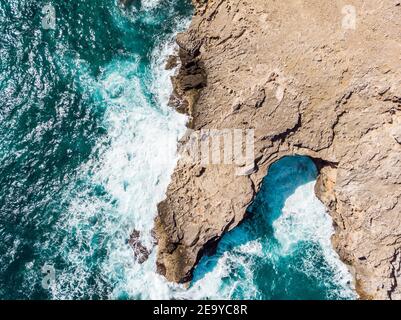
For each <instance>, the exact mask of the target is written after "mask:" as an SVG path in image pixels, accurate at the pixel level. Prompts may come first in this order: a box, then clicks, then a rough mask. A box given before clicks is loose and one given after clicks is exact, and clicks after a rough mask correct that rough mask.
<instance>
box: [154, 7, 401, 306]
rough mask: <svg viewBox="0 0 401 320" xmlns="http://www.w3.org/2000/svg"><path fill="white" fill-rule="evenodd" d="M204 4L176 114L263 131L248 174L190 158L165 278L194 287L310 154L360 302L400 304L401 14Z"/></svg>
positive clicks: (179, 179)
mask: <svg viewBox="0 0 401 320" xmlns="http://www.w3.org/2000/svg"><path fill="white" fill-rule="evenodd" d="M193 2H194V5H195V8H196V11H195V14H194V17H193V19H192V23H191V26H190V27H189V29H188V30H187V31H186V32H185V33H182V34H179V35H178V36H177V43H178V45H179V58H180V61H181V66H180V68H179V73H178V74H177V76H176V77H174V79H173V84H174V93H173V95H172V97H171V99H170V105H171V106H172V107H174V108H176V109H177V110H178V111H180V112H185V113H187V114H188V115H189V118H190V121H189V124H188V127H189V128H190V129H193V130H195V131H199V130H207V129H213V130H216V129H217V130H226V129H241V130H249V129H252V130H254V137H255V142H254V150H255V158H254V159H255V161H254V163H253V165H252V168H246V170H243V174H241V175H238V164H236V165H227V164H205V163H204V162H202V161H201V160H197V161H193V162H188V161H185V159H184V158H185V157H183V158H182V159H181V160H179V162H178V164H177V167H176V169H175V171H174V174H173V176H172V181H171V183H170V185H169V187H168V190H167V197H166V199H165V200H164V201H163V202H161V203H160V204H159V205H158V216H157V218H156V220H155V227H154V234H155V238H156V239H157V241H158V258H157V267H158V271H159V272H160V273H161V274H163V275H164V276H165V277H166V278H167V279H168V280H169V281H173V282H178V283H188V282H189V281H190V280H191V277H192V272H193V269H194V267H195V266H196V264H197V262H198V261H199V259H200V258H201V257H202V255H203V254H205V253H207V252H209V251H211V250H213V248H214V247H215V245H216V244H217V243H218V241H219V239H220V238H221V237H222V235H223V234H224V233H226V232H228V231H229V230H232V229H233V228H235V227H236V226H237V225H238V224H239V223H241V221H243V219H244V218H245V217H246V214H247V212H246V210H247V208H248V206H249V205H250V204H251V203H252V201H253V199H254V197H255V195H256V193H257V192H258V190H259V188H260V186H261V183H262V180H263V178H264V176H265V175H266V173H267V171H268V169H269V166H270V165H271V164H272V163H273V162H275V161H277V160H278V159H280V158H281V157H283V156H286V155H294V154H298V155H307V156H310V157H312V158H313V159H314V160H315V163H316V164H317V166H318V168H319V172H320V176H319V178H318V181H317V184H316V194H317V195H318V197H319V198H320V199H321V201H322V202H323V203H324V204H325V205H326V206H327V208H328V211H329V212H330V214H331V216H332V218H333V221H334V224H335V230H336V233H335V235H334V237H333V245H334V248H335V249H336V250H337V252H338V253H339V255H340V257H341V259H342V260H343V261H344V262H345V263H347V264H348V265H349V266H350V268H351V269H352V271H353V274H354V276H355V280H356V289H357V291H358V293H359V295H360V297H361V298H362V299H401V288H400V287H399V286H398V282H399V280H400V276H401V201H399V199H400V197H401V188H400V184H401V91H400V90H401V89H400V88H401V60H400V57H399V53H400V47H399V43H401V34H400V32H399V30H400V27H401V22H400V21H401V19H400V18H401V6H400V3H399V2H398V1H393V0H380V1H375V2H374V3H366V2H365V1H359V0H358V1H352V4H351V6H350V4H349V3H347V2H344V1H327V2H322V1H318V0H313V1H306V0H301V1H299V0H289V1H285V2H284V1H278V2H277V1H273V0H253V1H246V0H209V1H207V0H193ZM352 18H356V21H352ZM350 19H351V20H350ZM170 62H171V63H170V64H171V66H174V61H173V60H172V61H170ZM186 139H187V140H188V139H189V138H188V136H186V137H184V138H183V141H182V143H185V142H187V141H186ZM239 166H241V164H240V165H239Z"/></svg>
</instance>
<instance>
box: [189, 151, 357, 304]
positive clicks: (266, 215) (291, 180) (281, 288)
mask: <svg viewBox="0 0 401 320" xmlns="http://www.w3.org/2000/svg"><path fill="white" fill-rule="evenodd" d="M317 176H318V169H317V167H316V165H315V163H314V161H313V160H312V159H311V158H309V157H305V156H287V157H284V158H281V159H280V160H278V161H277V162H275V163H273V164H272V165H271V167H270V168H269V171H268V173H267V175H266V176H265V178H264V180H263V183H262V186H261V189H260V191H259V192H258V194H257V196H256V198H255V200H254V202H253V203H252V204H251V205H250V207H249V208H248V211H249V212H250V215H249V218H247V219H246V220H245V221H244V222H243V223H242V224H241V225H239V226H238V227H237V228H235V229H233V230H232V231H230V232H229V233H227V234H226V235H225V236H224V237H223V238H222V239H221V241H220V242H219V244H218V246H217V249H216V252H215V253H214V254H213V255H211V256H205V257H203V258H202V259H201V261H200V263H199V265H198V266H197V268H196V269H195V272H194V279H193V281H192V284H191V288H196V287H198V288H199V287H200V286H205V285H207V286H209V287H210V286H211V283H213V288H212V287H210V290H211V297H212V296H213V293H212V292H214V291H218V295H219V296H225V297H226V298H231V299H263V300H269V299H274V300H277V299H314V300H315V299H350V298H354V290H353V288H352V277H351V275H350V273H349V271H348V269H347V267H346V266H345V265H344V264H343V263H342V262H341V261H340V259H339V257H338V255H337V253H336V252H335V250H334V249H333V247H332V243H331V236H332V234H333V232H334V229H333V222H332V219H331V217H330V215H329V214H328V213H327V210H326V208H325V206H324V205H323V204H322V203H321V201H320V200H319V199H318V198H317V196H316V195H315V191H314V187H315V184H316V179H317ZM216 294H217V292H216Z"/></svg>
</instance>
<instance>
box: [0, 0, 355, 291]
mask: <svg viewBox="0 0 401 320" xmlns="http://www.w3.org/2000/svg"><path fill="white" fill-rule="evenodd" d="M142 2H143V3H142V4H141V3H140V1H139V2H137V4H136V5H135V6H133V7H131V8H130V9H129V10H127V11H124V10H121V8H119V6H118V5H117V2H116V1H113V0H79V1H77V0H74V1H73V0H63V1H61V0H58V1H55V0H54V1H50V2H49V1H39V0H31V1H27V0H9V1H2V2H1V3H0V57H1V60H0V239H1V241H0V298H1V299H6V298H8V299H106V298H108V299H154V298H177V299H180V298H182V299H191V298H202V299H204V298H233V299H237V298H255V299H288V298H296V299H331V298H334V299H347V298H354V294H353V290H352V285H351V284H350V281H351V277H350V275H349V273H348V271H347V270H346V268H345V266H344V265H342V264H341V262H340V261H339V260H338V257H337V255H336V254H335V252H334V251H333V250H332V248H331V245H330V235H331V234H332V232H333V230H332V226H331V220H330V218H329V216H328V215H327V214H326V213H325V210H324V207H323V206H322V204H321V203H320V202H319V201H318V200H317V199H316V197H315V196H314V193H313V185H314V180H315V178H316V169H315V167H314V165H313V163H312V162H311V161H310V160H309V159H307V158H301V157H293V158H285V159H284V160H282V161H280V162H278V163H277V164H275V166H274V167H273V168H272V170H271V171H270V173H269V175H268V176H267V177H266V181H267V183H265V184H264V188H263V190H262V191H261V192H260V194H259V195H258V198H257V200H256V201H255V203H254V204H253V206H252V212H253V214H252V216H251V218H250V219H249V220H247V221H246V222H245V223H244V224H242V225H241V226H240V227H239V228H238V229H236V230H235V231H233V232H231V233H230V234H228V235H227V236H225V237H224V238H223V240H222V242H221V243H220V245H219V247H218V250H217V253H216V255H214V256H212V257H206V258H204V259H202V261H201V263H200V265H199V267H198V268H197V269H196V271H195V280H194V281H193V283H192V285H191V287H190V288H189V289H185V288H183V287H181V286H178V285H175V284H169V283H167V282H166V281H165V280H164V279H163V278H162V277H160V276H159V275H157V274H156V272H155V250H153V252H152V254H151V256H150V258H149V260H148V261H146V262H145V263H144V264H142V265H140V264H138V263H137V262H136V261H135V259H134V257H133V254H132V250H131V249H130V247H129V245H128V244H127V239H128V238H129V234H130V232H131V231H132V229H133V228H135V229H137V230H139V231H141V234H142V240H143V242H144V244H145V245H146V246H147V247H149V248H151V247H152V245H153V244H152V240H151V234H150V230H151V228H152V223H153V219H154V216H155V212H156V204H157V203H158V202H159V201H160V200H161V199H163V196H164V192H165V190H166V188H167V185H168V182H169V177H170V174H171V173H172V170H173V169H174V165H175V162H176V157H177V155H176V153H175V150H176V142H177V140H178V139H179V137H180V136H181V135H183V133H184V132H185V122H186V118H185V116H183V115H179V114H177V113H175V112H174V111H173V110H171V109H170V108H168V106H167V100H168V97H169V94H170V92H171V83H170V80H169V79H170V76H171V75H172V72H173V71H166V70H164V63H165V59H166V57H167V56H168V55H169V54H171V53H172V52H173V51H174V50H175V45H174V35H175V34H176V33H177V32H178V31H180V30H184V29H185V28H186V26H187V25H188V23H189V19H190V17H191V14H192V7H191V5H190V1H189V0H149V1H142ZM49 5H50V7H51V8H53V9H54V13H55V20H54V21H55V24H54V28H53V27H52V28H50V29H49V28H48V27H46V26H48V24H46V21H47V20H44V18H46V15H47V13H46V10H44V8H45V9H46V8H49ZM267 185H269V186H274V188H272V187H270V189H268V188H267V187H265V186H267ZM49 276H51V277H50V278H49ZM49 279H50V280H51V281H48V280H49Z"/></svg>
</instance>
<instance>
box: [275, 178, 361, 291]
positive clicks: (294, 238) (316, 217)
mask: <svg viewBox="0 0 401 320" xmlns="http://www.w3.org/2000/svg"><path fill="white" fill-rule="evenodd" d="M315 183H316V182H315V181H311V182H308V183H306V184H304V185H302V186H300V187H298V188H297V189H296V190H295V192H294V193H293V194H292V195H291V196H289V197H288V198H287V199H286V201H285V204H284V208H283V209H282V213H281V215H280V217H279V218H278V219H277V220H275V221H274V222H273V228H274V235H275V238H276V239H277V240H278V241H279V243H280V245H281V254H282V255H286V254H289V253H290V252H291V250H292V249H293V248H294V247H295V246H296V244H298V243H299V242H301V241H312V242H315V243H318V244H319V245H320V246H321V248H322V252H323V255H324V258H325V260H326V262H327V263H328V265H329V266H330V267H331V269H332V271H333V273H334V277H335V280H334V282H335V283H337V284H338V286H339V288H340V291H339V292H338V294H339V295H340V296H342V297H343V298H353V297H354V293H353V291H352V290H351V287H350V285H349V284H350V283H352V281H353V279H352V276H351V274H350V272H349V270H348V269H347V267H346V266H345V265H344V264H343V263H342V262H341V260H340V258H339V256H338V254H337V253H336V252H335V250H334V249H333V246H332V243H331V236H332V235H333V233H334V227H333V222H332V219H331V217H330V216H329V215H328V213H327V212H326V208H325V206H324V205H323V204H322V203H321V202H320V201H319V199H317V197H316V195H315V192H314V186H315ZM305 261H306V262H308V261H309V262H310V263H313V261H314V257H307V258H306V259H305ZM310 270H311V272H313V270H314V268H313V267H312V266H311V267H310ZM305 271H308V270H305ZM322 281H324V279H322Z"/></svg>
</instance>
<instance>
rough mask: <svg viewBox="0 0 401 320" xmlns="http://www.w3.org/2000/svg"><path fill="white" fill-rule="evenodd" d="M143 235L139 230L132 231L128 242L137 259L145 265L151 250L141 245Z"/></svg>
mask: <svg viewBox="0 0 401 320" xmlns="http://www.w3.org/2000/svg"><path fill="white" fill-rule="evenodd" d="M140 236H141V233H140V232H139V231H137V230H134V231H132V233H131V236H130V238H129V240H128V243H129V245H130V246H131V248H132V250H133V251H134V255H135V258H136V259H137V261H138V262H139V263H144V262H145V261H146V260H147V259H148V257H149V254H150V252H149V250H148V249H147V248H146V247H145V246H144V245H143V244H142V243H141V240H140Z"/></svg>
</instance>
